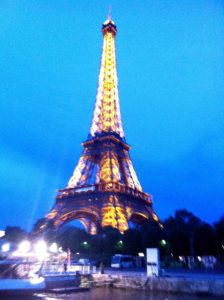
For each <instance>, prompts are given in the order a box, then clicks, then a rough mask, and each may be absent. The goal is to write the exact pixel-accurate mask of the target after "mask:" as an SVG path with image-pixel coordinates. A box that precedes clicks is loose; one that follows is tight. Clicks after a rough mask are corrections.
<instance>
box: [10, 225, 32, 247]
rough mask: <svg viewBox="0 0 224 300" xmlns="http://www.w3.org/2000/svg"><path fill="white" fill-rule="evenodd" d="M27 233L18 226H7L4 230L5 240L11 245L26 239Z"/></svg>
mask: <svg viewBox="0 0 224 300" xmlns="http://www.w3.org/2000/svg"><path fill="white" fill-rule="evenodd" d="M27 236H28V233H27V232H26V231H25V230H23V229H22V228H20V227H18V226H7V227H6V229H5V237H4V238H5V239H6V240H7V241H9V242H12V243H16V244H17V243H20V242H21V241H22V240H24V239H26V238H27Z"/></svg>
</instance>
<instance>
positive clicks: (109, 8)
mask: <svg viewBox="0 0 224 300" xmlns="http://www.w3.org/2000/svg"><path fill="white" fill-rule="evenodd" d="M108 20H109V21H111V5H109V7H108Z"/></svg>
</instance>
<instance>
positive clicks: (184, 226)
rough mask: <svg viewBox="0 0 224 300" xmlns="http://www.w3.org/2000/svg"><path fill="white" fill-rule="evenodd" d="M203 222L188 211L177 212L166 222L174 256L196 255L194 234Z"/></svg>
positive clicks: (165, 225)
mask: <svg viewBox="0 0 224 300" xmlns="http://www.w3.org/2000/svg"><path fill="white" fill-rule="evenodd" d="M201 224H202V221H201V220H200V219H199V218H198V217H196V216H194V215H193V214H192V213H190V212H189V211H187V210H186V209H181V210H177V211H176V212H175V215H174V217H169V218H168V219H167V220H165V221H164V227H165V230H166V233H167V239H168V241H169V243H170V249H171V252H172V253H173V254H174V255H195V249H194V232H195V230H196V228H198V227H199V226H201Z"/></svg>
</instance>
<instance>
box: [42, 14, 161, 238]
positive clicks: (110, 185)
mask: <svg viewBox="0 0 224 300" xmlns="http://www.w3.org/2000/svg"><path fill="white" fill-rule="evenodd" d="M102 32H103V50H102V58H101V67H100V74H99V83H98V89H97V96H96V103H95V109H94V114H93V119H92V124H91V128H90V133H89V136H88V139H87V140H86V141H85V142H84V143H82V146H83V147H84V150H83V153H82V155H81V157H80V159H79V162H78V164H77V166H76V168H75V170H74V173H73V175H72V177H71V178H70V180H69V182H68V185H67V186H66V188H65V189H63V190H59V191H58V195H57V196H56V203H55V206H54V207H53V208H52V210H51V211H50V212H49V213H48V215H47V216H46V219H47V220H52V221H53V223H54V225H55V226H56V227H58V226H61V225H62V224H64V223H67V222H69V221H71V220H74V219H78V220H80V221H81V222H82V223H83V225H84V226H85V228H86V230H87V231H88V232H89V233H91V234H95V233H97V232H99V229H100V228H102V227H105V226H112V227H114V228H117V229H118V230H119V231H120V232H124V231H125V230H127V229H128V228H129V224H130V222H132V223H134V224H139V223H141V222H142V221H144V220H147V219H154V220H155V221H158V218H157V216H156V214H155V213H154V212H153V210H152V197H151V195H150V194H146V193H144V192H143V191H142V187H141V185H140V183H139V181H138V178H137V176H136V173H135V170H134V168H133V164H132V161H131V159H130V156H129V152H128V151H129V149H130V146H129V145H128V144H127V143H126V141H125V136H124V131H123V128H122V121H121V113H120V106H119V96H118V82H117V70H116V56H115V36H116V33H117V28H116V25H115V24H114V22H113V21H112V20H111V19H110V17H108V20H106V22H105V23H104V24H103V25H102Z"/></svg>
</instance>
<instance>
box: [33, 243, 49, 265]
mask: <svg viewBox="0 0 224 300" xmlns="http://www.w3.org/2000/svg"><path fill="white" fill-rule="evenodd" d="M34 250H35V252H36V254H37V257H38V259H39V260H44V258H45V257H46V254H47V244H46V242H45V241H42V240H40V241H39V242H37V243H36V245H34Z"/></svg>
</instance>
